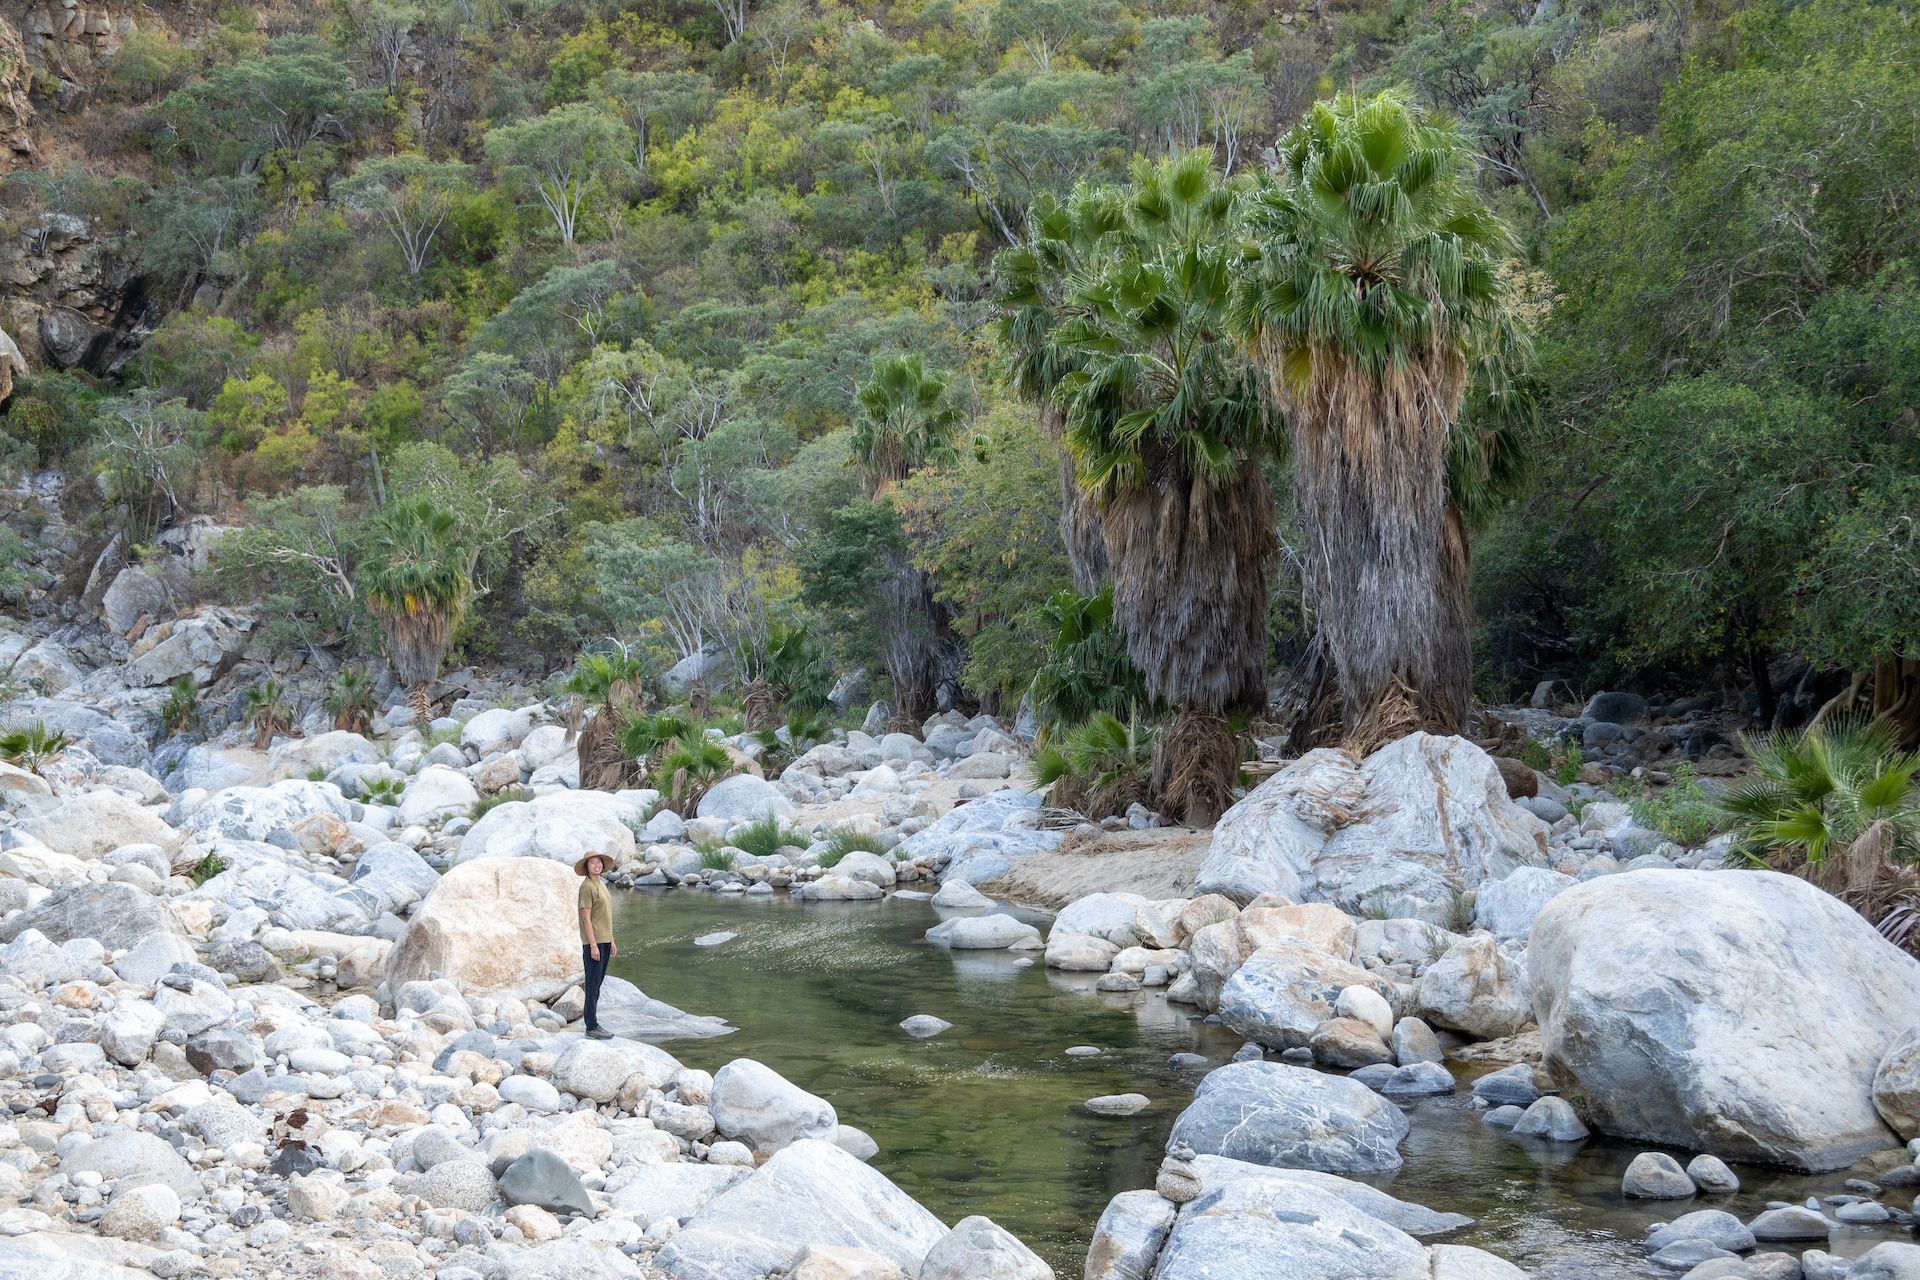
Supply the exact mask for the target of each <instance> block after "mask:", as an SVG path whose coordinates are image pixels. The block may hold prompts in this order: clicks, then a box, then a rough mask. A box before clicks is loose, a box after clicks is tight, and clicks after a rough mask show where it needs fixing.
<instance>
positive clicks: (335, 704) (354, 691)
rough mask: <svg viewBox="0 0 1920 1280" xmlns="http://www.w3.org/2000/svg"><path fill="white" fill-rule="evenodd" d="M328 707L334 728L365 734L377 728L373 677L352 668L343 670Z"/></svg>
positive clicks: (328, 696) (328, 699)
mask: <svg viewBox="0 0 1920 1280" xmlns="http://www.w3.org/2000/svg"><path fill="white" fill-rule="evenodd" d="M324 705H325V706H326V709H327V714H328V715H330V716H332V717H333V727H334V728H336V729H345V730H347V731H348V732H350V733H365V732H366V731H367V730H368V729H370V728H371V727H372V726H373V677H372V676H370V675H368V674H367V673H366V672H364V671H357V670H355V669H354V668H352V667H342V668H340V674H339V675H337V676H335V677H334V678H333V689H332V691H331V692H329V693H328V694H327V700H326V702H325V704H324Z"/></svg>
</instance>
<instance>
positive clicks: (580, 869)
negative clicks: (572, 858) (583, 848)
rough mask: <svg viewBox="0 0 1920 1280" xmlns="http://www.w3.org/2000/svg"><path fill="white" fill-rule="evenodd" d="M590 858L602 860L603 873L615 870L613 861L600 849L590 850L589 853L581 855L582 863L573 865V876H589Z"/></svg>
mask: <svg viewBox="0 0 1920 1280" xmlns="http://www.w3.org/2000/svg"><path fill="white" fill-rule="evenodd" d="M588 858H598V859H600V869H601V870H602V871H611V870H613V859H612V858H609V857H608V856H607V855H606V854H604V853H601V852H600V851H599V850H598V849H594V850H589V851H588V852H586V853H583V854H581V855H580V861H578V862H576V863H574V864H573V874H575V875H577V876H584V875H585V874H587V859H588Z"/></svg>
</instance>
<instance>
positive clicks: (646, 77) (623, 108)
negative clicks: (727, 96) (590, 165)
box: [600, 68, 714, 173]
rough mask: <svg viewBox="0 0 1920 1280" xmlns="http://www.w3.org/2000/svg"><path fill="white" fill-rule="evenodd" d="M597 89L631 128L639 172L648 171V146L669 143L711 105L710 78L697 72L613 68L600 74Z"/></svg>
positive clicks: (634, 154)
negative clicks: (608, 99)
mask: <svg viewBox="0 0 1920 1280" xmlns="http://www.w3.org/2000/svg"><path fill="white" fill-rule="evenodd" d="M600 88H601V90H602V91H603V92H604V93H605V94H606V95H607V96H608V97H609V98H611V99H612V100H613V102H614V103H615V105H616V106H617V107H618V109H619V111H620V116H621V119H622V120H624V121H625V122H626V125H627V128H629V129H631V130H632V131H633V167H634V169H635V170H636V171H637V172H640V173H645V172H646V171H647V149H648V148H649V147H651V146H654V145H656V144H665V143H669V142H672V141H673V140H674V139H675V138H678V137H679V136H680V135H681V134H683V133H685V132H686V131H687V130H688V129H690V128H692V127H693V126H694V125H695V124H697V123H699V121H700V120H701V119H702V118H703V117H704V116H705V115H706V114H707V112H708V111H710V110H711V109H712V107H713V96H714V95H713V81H712V80H711V79H709V78H708V77H707V76H704V75H702V74H701V73H699V72H697V71H626V70H622V69H619V68H615V69H613V70H611V71H608V72H607V73H606V74H604V75H602V76H601V77H600Z"/></svg>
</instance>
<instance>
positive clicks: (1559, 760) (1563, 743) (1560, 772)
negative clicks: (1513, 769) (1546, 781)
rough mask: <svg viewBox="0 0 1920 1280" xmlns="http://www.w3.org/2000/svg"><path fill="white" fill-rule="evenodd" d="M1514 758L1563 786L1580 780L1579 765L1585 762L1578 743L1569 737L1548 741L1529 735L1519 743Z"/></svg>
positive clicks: (1568, 785)
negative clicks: (1518, 748)
mask: <svg viewBox="0 0 1920 1280" xmlns="http://www.w3.org/2000/svg"><path fill="white" fill-rule="evenodd" d="M1515 758H1516V759H1518V760H1519V761H1520V763H1521V764H1524V765H1525V766H1527V768H1529V769H1532V770H1533V771H1534V772H1536V773H1544V774H1546V775H1547V776H1548V777H1550V778H1552V779H1553V780H1554V781H1555V782H1557V783H1559V784H1560V785H1561V786H1563V787H1570V786H1572V785H1573V784H1574V783H1576V782H1578V781H1579V780H1580V766H1581V765H1582V764H1583V763H1585V761H1584V760H1583V759H1582V758H1581V755H1580V744H1579V743H1578V742H1575V741H1573V740H1572V739H1569V738H1561V739H1559V740H1557V741H1548V740H1546V739H1544V738H1532V737H1530V738H1528V739H1527V740H1526V741H1525V742H1523V743H1521V744H1520V750H1519V752H1518V753H1517V755H1516V757H1515Z"/></svg>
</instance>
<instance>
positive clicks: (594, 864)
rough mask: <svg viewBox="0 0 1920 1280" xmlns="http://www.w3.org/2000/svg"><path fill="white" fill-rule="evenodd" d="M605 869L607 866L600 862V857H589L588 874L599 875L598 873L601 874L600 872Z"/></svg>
mask: <svg viewBox="0 0 1920 1280" xmlns="http://www.w3.org/2000/svg"><path fill="white" fill-rule="evenodd" d="M603 870H605V867H603V866H602V865H601V863H600V859H598V858H588V859H587V874H588V875H590V876H597V875H599V874H600V873H601V872H602V871H603Z"/></svg>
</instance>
